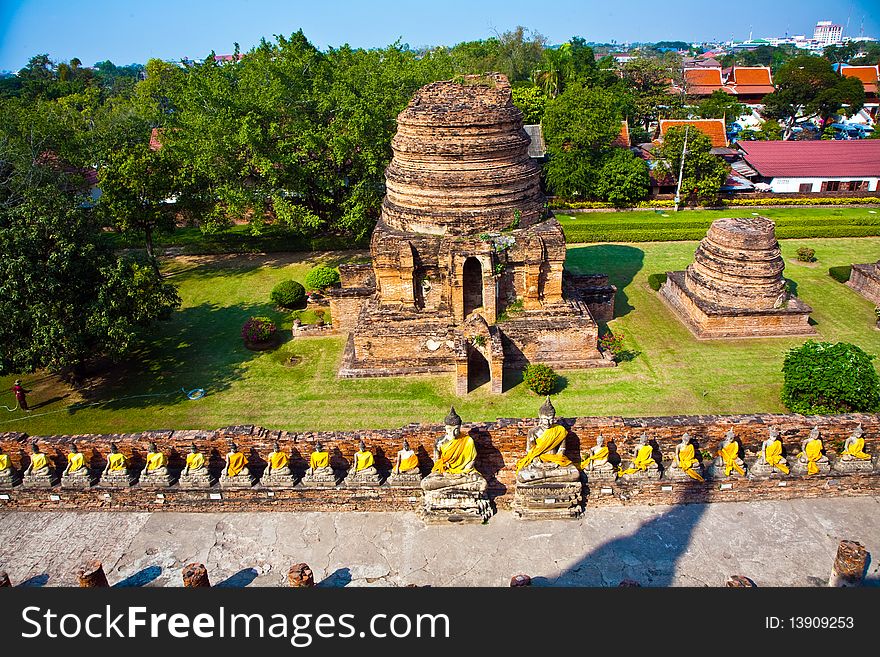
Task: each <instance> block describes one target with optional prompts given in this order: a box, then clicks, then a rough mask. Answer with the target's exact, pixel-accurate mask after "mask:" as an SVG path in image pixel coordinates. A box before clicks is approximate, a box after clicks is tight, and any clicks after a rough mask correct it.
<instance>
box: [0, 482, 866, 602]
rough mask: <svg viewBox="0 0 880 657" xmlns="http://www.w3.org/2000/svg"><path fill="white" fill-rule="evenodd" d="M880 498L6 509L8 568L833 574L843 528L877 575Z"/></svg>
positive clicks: (170, 572)
mask: <svg viewBox="0 0 880 657" xmlns="http://www.w3.org/2000/svg"><path fill="white" fill-rule="evenodd" d="M878 514H880V498H878V497H852V498H840V499H814V500H787V501H760V502H748V503H744V502H743V503H741V502H728V503H716V504H712V505H703V504H690V505H678V506H632V507H608V508H595V509H589V510H588V511H587V512H586V514H585V515H584V517H583V518H582V519H581V520H576V521H522V520H518V519H516V518H515V517H514V516H513V515H512V514H511V513H510V512H501V513H499V514H497V515H496V516H495V517H493V518H492V519H491V520H490V521H489V522H488V523H487V524H485V525H469V526H450V525H439V526H438V525H425V524H424V523H423V522H422V521H421V520H420V519H419V518H418V517H417V516H416V515H415V514H413V513H403V512H399V513H392V512H389V513H305V512H299V513H295V512H285V513H273V512H262V513H199V514H196V513H189V514H184V513H173V512H157V513H134V512H89V513H77V512H3V513H0V569H2V570H6V571H7V572H8V573H9V577H10V579H11V580H12V583H13V585H21V584H24V585H26V586H27V585H29V586H75V585H76V581H75V576H74V570H75V569H76V567H77V566H78V565H79V564H80V563H83V562H85V561H86V560H89V559H93V558H96V559H99V560H101V561H102V562H103V564H104V569H105V571H106V573H107V577H108V580H109V581H110V584H111V585H122V586H181V576H180V571H181V568H182V567H183V566H184V565H185V564H187V563H191V562H193V561H197V562H202V563H204V564H205V565H206V566H207V568H208V572H209V576H210V579H211V583H212V584H213V585H222V586H283V585H285V583H286V573H287V569H288V568H289V567H290V565H292V564H294V563H298V562H306V563H308V564H309V565H310V566H311V567H312V569H313V571H314V574H315V580H316V582H318V585H319V586H405V585H406V584H418V585H430V586H507V585H508V582H509V580H510V577H511V576H512V575H515V574H518V573H526V574H528V575H531V576H532V578H533V581H534V583H535V585H545V586H616V585H617V584H618V583H619V582H620V581H621V580H623V579H625V578H629V579H634V580H636V581H638V582H640V583H641V584H642V585H643V586H722V585H723V584H724V581H725V580H726V578H727V577H728V576H729V575H732V574H738V575H745V576H747V577H750V578H751V579H753V580H754V581H755V582H756V583H757V585H758V586H823V585H825V584H826V583H827V580H828V576H829V574H830V571H831V564H832V562H833V559H834V555H835V551H836V549H837V544H838V541H840V540H841V539H853V540H857V541H860V542H861V543H862V544H864V545H865V547H866V548H867V549H868V551H869V552H870V553H871V554H872V555H874V559H873V560H872V561H871V562H870V563H869V566H868V575H867V577H868V579H869V580H870V583H872V584H874V585H877V584H878V581H880V565H878V564H880V559H878V555H880V522H878V521H877V518H878Z"/></svg>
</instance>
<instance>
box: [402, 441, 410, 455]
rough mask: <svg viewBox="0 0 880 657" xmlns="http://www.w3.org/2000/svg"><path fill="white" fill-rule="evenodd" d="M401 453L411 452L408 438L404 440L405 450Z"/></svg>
mask: <svg viewBox="0 0 880 657" xmlns="http://www.w3.org/2000/svg"><path fill="white" fill-rule="evenodd" d="M400 451H402V452H409V451H410V448H409V441H408V440H407V439H406V438H404V439H403V449H401V450H400Z"/></svg>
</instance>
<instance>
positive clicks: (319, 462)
mask: <svg viewBox="0 0 880 657" xmlns="http://www.w3.org/2000/svg"><path fill="white" fill-rule="evenodd" d="M328 465H330V453H329V452H312V455H311V457H310V458H309V467H310V468H311V469H312V470H317V469H318V468H326V467H327V466H328Z"/></svg>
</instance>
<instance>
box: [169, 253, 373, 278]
mask: <svg viewBox="0 0 880 657" xmlns="http://www.w3.org/2000/svg"><path fill="white" fill-rule="evenodd" d="M369 257H370V252H369V251H367V250H363V249H352V250H350V251H311V252H307V253H305V252H288V253H222V254H216V255H179V256H172V257H167V258H164V259H163V260H164V265H165V268H166V269H168V270H169V272H168V273H169V276H174V275H175V274H180V273H183V272H185V271H189V270H191V269H194V268H196V267H206V266H208V267H214V268H217V269H243V268H255V267H285V266H287V265H293V264H305V265H312V266H317V265H319V264H325V265H330V266H332V267H337V266H339V265H341V264H347V263H353V262H364V261H368V260H369Z"/></svg>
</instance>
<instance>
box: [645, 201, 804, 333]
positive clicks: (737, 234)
mask: <svg viewBox="0 0 880 657" xmlns="http://www.w3.org/2000/svg"><path fill="white" fill-rule="evenodd" d="M784 268H785V262H784V261H783V259H782V254H781V253H780V251H779V242H777V241H776V225H775V224H774V223H773V222H772V221H771V220H769V219H766V218H764V217H749V218H740V219H718V220H716V221H714V222H712V226H711V227H710V228H709V232H708V233H707V234H706V237H705V238H703V240H702V241H701V242H700V245H699V246H698V247H697V250H696V253H694V262H693V263H692V264H691V265H689V266H688V268H687V270H686V271H673V272H667V274H666V283H665V284H664V285H663V287H662V288H661V289H660V293H661V296H662V298H663V299H664V300H665V301H666V302H667V303H668V305H669V306H670V308H672V310H673V311H674V312H675V314H676V315H677V316H678V317H679V319H681V321H682V322H684V324H685V325H686V326H687V327H688V328H689V329H690V330H691V331H692V332H693V333H694V334H695V335H696V336H697V337H698V338H732V337H764V336H784V335H815V333H816V330H815V329H814V328H813V327H812V326H811V325H810V323H809V319H810V312H811V311H812V308H810V307H809V306H808V305H807V304H805V303H804V302H803V301H801V300H799V299H797V298H796V297H793V296H791V295H790V294H789V293H788V292H787V291H786V285H785V279H784V278H783V277H782V271H783V269H784Z"/></svg>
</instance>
